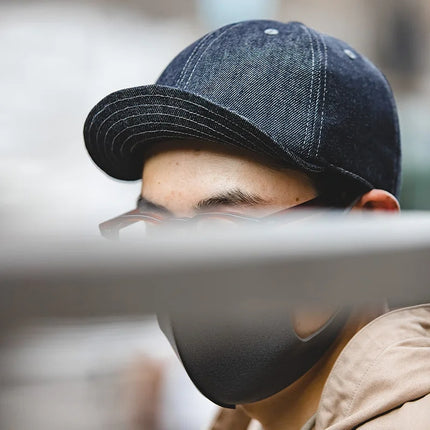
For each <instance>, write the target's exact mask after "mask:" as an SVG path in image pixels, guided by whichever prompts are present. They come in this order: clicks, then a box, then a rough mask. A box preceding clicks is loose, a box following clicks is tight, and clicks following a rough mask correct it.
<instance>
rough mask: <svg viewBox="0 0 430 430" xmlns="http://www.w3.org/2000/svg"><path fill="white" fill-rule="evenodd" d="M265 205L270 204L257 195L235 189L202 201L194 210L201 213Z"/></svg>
mask: <svg viewBox="0 0 430 430" xmlns="http://www.w3.org/2000/svg"><path fill="white" fill-rule="evenodd" d="M264 203H268V201H267V200H265V199H264V198H263V197H261V196H259V195H257V194H251V193H248V192H245V191H242V190H240V189H234V190H230V191H226V192H222V193H219V194H216V195H214V196H211V197H208V198H207V199H203V200H200V201H199V202H198V203H197V204H196V205H195V206H194V209H195V210H199V211H201V210H206V209H213V208H215V207H217V206H243V205H244V206H255V205H259V204H264Z"/></svg>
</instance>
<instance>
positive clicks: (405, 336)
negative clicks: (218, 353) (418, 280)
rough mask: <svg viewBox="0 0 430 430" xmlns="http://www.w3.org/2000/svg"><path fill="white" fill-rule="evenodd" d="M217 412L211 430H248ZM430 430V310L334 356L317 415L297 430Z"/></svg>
mask: <svg viewBox="0 0 430 430" xmlns="http://www.w3.org/2000/svg"><path fill="white" fill-rule="evenodd" d="M250 429H251V425H249V420H248V419H247V418H246V417H245V416H243V415H242V413H241V412H239V411H235V410H222V411H221V412H220V414H219V415H218V417H217V419H216V420H215V422H214V423H213V425H212V427H211V430H250ZM352 429H354V430H430V304H426V305H419V306H413V307H409V308H403V309H397V310H394V311H391V312H388V313H386V314H384V315H382V316H380V317H379V318H376V319H375V320H373V321H372V322H370V323H369V324H367V325H366V326H365V327H363V328H362V329H361V330H360V331H359V332H358V333H357V334H356V335H355V336H354V337H353V338H352V339H351V340H350V341H349V343H348V344H347V345H346V347H345V348H344V350H343V351H342V353H341V354H340V355H339V357H338V359H337V361H336V363H335V365H334V366H333V369H332V371H331V373H330V375H329V377H328V379H327V381H326V384H325V386H324V390H323V392H322V395H321V400H320V403H319V406H318V410H317V411H316V414H315V416H314V417H312V418H311V419H310V420H309V422H308V423H307V424H306V425H305V426H304V427H303V428H302V430H352Z"/></svg>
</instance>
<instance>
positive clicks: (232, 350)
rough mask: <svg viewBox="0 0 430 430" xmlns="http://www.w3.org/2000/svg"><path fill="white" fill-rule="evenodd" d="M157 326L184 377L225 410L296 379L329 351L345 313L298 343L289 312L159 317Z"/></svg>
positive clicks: (248, 401) (335, 316) (338, 313)
mask: <svg viewBox="0 0 430 430" xmlns="http://www.w3.org/2000/svg"><path fill="white" fill-rule="evenodd" d="M158 320H159V325H160V327H161V329H162V330H163V332H164V334H165V335H166V336H167V338H168V339H169V341H170V343H171V345H172V346H173V348H174V349H175V351H176V353H177V355H178V357H179V358H180V360H181V361H182V364H183V365H184V367H185V369H186V371H187V373H188V375H189V377H190V378H191V380H192V381H193V383H194V384H195V386H196V387H197V388H198V389H199V391H200V392H201V393H202V394H203V395H205V396H206V397H207V398H208V399H209V400H211V401H213V402H214V403H216V404H218V405H220V406H222V407H227V408H234V407H235V405H237V404H245V403H252V402H256V401H258V400H262V399H265V398H267V397H269V396H272V395H273V394H275V393H277V392H279V391H281V390H282V389H284V388H286V387H287V386H289V385H290V384H291V383H293V382H294V381H296V380H297V379H299V378H300V377H301V376H302V375H303V374H304V373H305V372H307V371H308V370H309V369H310V368H311V367H312V366H313V365H314V364H315V363H316V362H317V361H318V360H319V359H320V358H321V357H322V356H323V354H324V353H325V352H326V351H327V350H328V348H329V347H330V346H331V345H332V343H333V342H334V340H335V338H336V337H337V335H338V334H339V332H340V331H341V329H342V327H343V325H344V323H345V320H346V312H337V313H336V314H335V315H334V316H333V317H332V318H331V319H330V320H329V321H328V322H327V323H326V324H324V326H323V327H321V328H320V329H319V330H318V331H317V332H316V333H314V334H312V335H311V336H309V337H307V338H305V339H302V338H300V337H299V336H298V335H297V334H296V333H295V331H294V328H293V326H292V323H291V318H290V314H289V313H288V312H283V313H279V312H278V313H276V312H275V313H272V314H270V312H269V315H268V312H267V309H266V310H261V312H259V311H256V312H253V313H252V315H251V316H249V315H248V317H247V318H243V317H239V318H228V317H227V318H224V315H223V316H222V318H220V315H219V314H218V315H215V314H213V315H212V317H211V315H210V314H207V313H206V314H205V315H204V316H203V315H201V314H200V315H196V317H195V318H193V317H190V316H189V315H187V316H186V315H185V314H175V313H172V312H169V314H163V315H159V316H158Z"/></svg>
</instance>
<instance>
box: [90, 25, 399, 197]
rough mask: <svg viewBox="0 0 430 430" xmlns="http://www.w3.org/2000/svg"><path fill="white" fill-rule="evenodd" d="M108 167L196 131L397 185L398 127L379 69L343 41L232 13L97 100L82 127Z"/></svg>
mask: <svg viewBox="0 0 430 430" xmlns="http://www.w3.org/2000/svg"><path fill="white" fill-rule="evenodd" d="M84 138H85V144H86V147H87V149H88V152H89V154H90V156H91V157H92V159H93V160H94V161H95V163H96V164H97V165H98V166H99V167H100V168H101V169H102V170H104V171H105V172H106V173H107V174H109V175H110V176H112V177H114V178H118V179H122V180H136V179H139V178H140V177H141V173H142V167H143V152H144V149H145V147H146V146H147V145H148V144H149V143H154V142H157V141H161V140H167V139H182V138H193V139H202V140H205V141H210V142H214V144H219V143H222V144H227V145H232V146H234V147H237V148H244V149H247V150H251V151H254V152H257V153H260V154H264V155H266V156H268V157H271V158H273V159H275V160H277V161H278V162H279V163H281V164H282V163H284V164H285V165H286V166H290V167H297V168H299V169H301V170H304V171H306V172H309V173H322V174H324V173H327V174H330V175H335V176H336V177H337V179H338V181H339V185H340V186H341V185H342V182H343V181H346V182H348V181H349V182H354V183H357V184H359V185H360V186H362V187H364V188H368V189H371V188H382V189H385V190H387V191H390V192H391V193H393V194H395V195H397V193H398V189H399V178H400V137H399V128H398V119H397V112H396V107H395V102H394V98H393V95H392V91H391V89H390V86H389V84H388V82H387V80H386V79H385V77H384V75H383V74H382V73H381V72H380V71H379V70H378V69H377V68H376V67H375V66H374V65H373V64H372V63H371V62H370V61H369V60H368V59H367V58H365V57H364V56H362V55H360V54H359V53H358V52H357V51H356V50H354V49H353V48H351V47H350V46H349V45H348V44H346V43H345V42H343V41H341V40H338V39H336V38H333V37H330V36H328V35H324V34H321V33H319V32H317V31H315V30H313V29H311V28H309V27H307V26H305V25H303V24H301V23H298V22H289V23H281V22H276V21H268V20H255V21H245V22H239V23H235V24H231V25H227V26H225V27H222V28H220V29H218V30H216V31H213V32H211V33H208V34H206V35H205V36H204V37H202V38H201V39H199V40H197V41H196V42H194V43H193V44H192V45H190V46H188V47H187V48H186V49H184V50H183V51H182V52H181V53H179V54H178V55H177V56H176V57H175V58H174V59H173V60H172V62H171V63H170V64H169V65H168V66H167V67H166V69H165V70H164V72H163V73H162V74H161V76H160V77H159V79H158V80H157V82H156V83H155V85H145V86H140V87H134V88H128V89H123V90H120V91H116V92H114V93H112V94H110V95H108V96H107V97H105V98H104V99H102V100H101V101H100V102H99V103H98V104H97V105H96V106H95V107H94V108H93V109H92V110H91V112H90V113H89V115H88V117H87V120H86V122H85V126H84Z"/></svg>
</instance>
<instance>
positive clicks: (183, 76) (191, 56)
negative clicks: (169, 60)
mask: <svg viewBox="0 0 430 430" xmlns="http://www.w3.org/2000/svg"><path fill="white" fill-rule="evenodd" d="M212 35H213V33H208V34H206V36H204V37H202V39H201V40H200V42H199V43H198V44H197V45H196V46H195V47H194V49H193V52H191V54H190V56H189V57H188V59H187V61H186V63H185V65H184V67H182V70H181V74H180V75H179V78H178V80H177V81H176V86H178V87H179V85H181V84H182V83H183V81H184V78H185V74H186V71H187V67H188V64H189V63H190V61H191V60H192V58H193V57H194V56H195V54H196V53H197V51H198V50H199V49H200V47H201V46H202V45H203V44H204V43H205V42H206V40H207V39H208V38H209V36H212Z"/></svg>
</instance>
